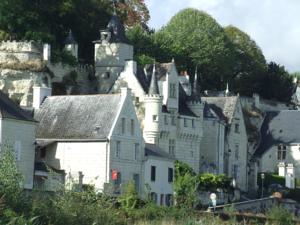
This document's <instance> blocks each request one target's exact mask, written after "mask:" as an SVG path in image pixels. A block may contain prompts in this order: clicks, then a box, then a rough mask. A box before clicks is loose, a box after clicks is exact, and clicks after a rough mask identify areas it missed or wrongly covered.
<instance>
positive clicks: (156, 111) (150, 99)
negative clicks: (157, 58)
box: [144, 64, 162, 144]
mask: <svg viewBox="0 0 300 225" xmlns="http://www.w3.org/2000/svg"><path fill="white" fill-rule="evenodd" d="M144 104H145V121H144V138H145V141H146V142H147V143H151V144H158V138H159V132H160V121H161V114H162V113H161V110H162V97H161V96H160V94H159V88H158V83H157V77H156V71H155V64H154V65H153V71H152V77H151V82H150V87H149V91H148V94H147V95H146V96H145V99H144Z"/></svg>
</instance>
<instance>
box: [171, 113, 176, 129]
mask: <svg viewBox="0 0 300 225" xmlns="http://www.w3.org/2000/svg"><path fill="white" fill-rule="evenodd" d="M171 124H172V125H174V126H176V120H175V112H174V111H171Z"/></svg>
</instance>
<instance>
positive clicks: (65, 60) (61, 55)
mask: <svg viewBox="0 0 300 225" xmlns="http://www.w3.org/2000/svg"><path fill="white" fill-rule="evenodd" d="M51 61H52V62H53V63H58V62H61V63H62V64H67V65H70V66H76V65H77V59H76V58H75V57H74V56H73V55H72V54H71V53H70V52H69V51H67V50H66V49H63V50H62V51H60V50H54V51H53V52H52V55H51Z"/></svg>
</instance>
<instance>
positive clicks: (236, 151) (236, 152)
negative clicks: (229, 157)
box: [234, 144, 239, 159]
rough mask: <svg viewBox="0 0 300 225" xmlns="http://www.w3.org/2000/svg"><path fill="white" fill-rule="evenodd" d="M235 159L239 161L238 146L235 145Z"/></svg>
mask: <svg viewBox="0 0 300 225" xmlns="http://www.w3.org/2000/svg"><path fill="white" fill-rule="evenodd" d="M234 157H235V159H239V145H238V144H236V145H235V152H234Z"/></svg>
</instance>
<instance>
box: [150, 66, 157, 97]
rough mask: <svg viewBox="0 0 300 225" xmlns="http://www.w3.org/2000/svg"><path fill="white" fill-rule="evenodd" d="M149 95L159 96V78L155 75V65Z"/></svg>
mask: <svg viewBox="0 0 300 225" xmlns="http://www.w3.org/2000/svg"><path fill="white" fill-rule="evenodd" d="M148 94H149V95H159V89H158V84H157V78H156V74H155V64H154V65H153V71H152V77H151V83H150V87H149V92H148Z"/></svg>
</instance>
